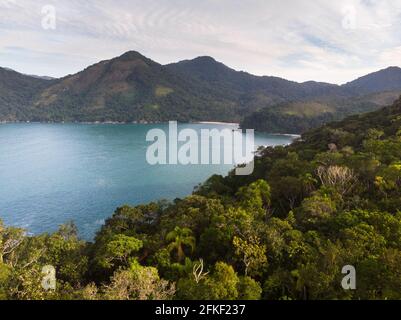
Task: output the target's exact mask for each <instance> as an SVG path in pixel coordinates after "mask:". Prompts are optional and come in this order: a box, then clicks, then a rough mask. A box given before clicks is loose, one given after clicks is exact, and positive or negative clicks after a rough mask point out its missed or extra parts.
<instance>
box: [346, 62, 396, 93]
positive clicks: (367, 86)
mask: <svg viewBox="0 0 401 320" xmlns="http://www.w3.org/2000/svg"><path fill="white" fill-rule="evenodd" d="M343 88H346V89H350V90H352V91H354V92H359V93H360V94H369V93H376V92H381V91H394V90H401V68H399V67H389V68H387V69H384V70H380V71H377V72H374V73H371V74H368V75H366V76H364V77H361V78H359V79H356V80H354V81H352V82H349V83H347V84H345V85H344V86H343Z"/></svg>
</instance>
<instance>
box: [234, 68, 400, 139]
mask: <svg viewBox="0 0 401 320" xmlns="http://www.w3.org/2000/svg"><path fill="white" fill-rule="evenodd" d="M332 89H333V90H332V91H331V92H330V93H328V94H321V95H319V94H318V93H317V94H316V95H315V97H306V98H302V99H299V100H296V101H291V102H286V103H282V104H278V105H275V106H274V107H265V108H263V109H261V110H257V111H256V112H254V113H251V114H248V115H247V116H245V117H244V119H243V120H242V123H241V126H242V127H243V128H252V129H256V130H259V131H267V132H287V133H302V132H305V131H307V130H309V129H311V128H314V127H318V126H319V125H322V124H324V123H327V122H331V121H336V120H341V119H343V118H344V117H346V116H349V115H353V114H358V113H364V112H369V111H374V110H377V109H380V108H381V107H382V106H385V105H389V104H391V103H392V101H394V100H396V99H397V98H398V96H399V95H400V94H401V68H398V67H390V68H387V69H383V70H380V71H378V72H375V73H372V74H369V75H366V76H364V77H361V78H359V79H357V80H355V81H352V82H349V83H347V84H345V85H342V86H338V87H336V88H335V87H333V88H332ZM317 90H319V89H317ZM315 92H316V91H315Z"/></svg>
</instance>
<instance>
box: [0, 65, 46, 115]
mask: <svg viewBox="0 0 401 320" xmlns="http://www.w3.org/2000/svg"><path fill="white" fill-rule="evenodd" d="M48 85H49V82H48V81H46V80H43V79H37V78H34V77H31V76H26V75H22V74H20V73H18V72H15V71H13V70H10V69H4V68H0V122H1V121H15V120H29V118H30V115H29V112H28V111H27V110H28V109H29V107H30V106H31V105H32V103H33V100H34V98H35V97H36V95H37V94H38V93H39V92H40V91H41V90H43V89H44V88H45V87H46V86H48Z"/></svg>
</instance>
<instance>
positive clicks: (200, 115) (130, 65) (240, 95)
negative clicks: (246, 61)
mask: <svg viewBox="0 0 401 320" xmlns="http://www.w3.org/2000/svg"><path fill="white" fill-rule="evenodd" d="M399 71H400V69H399V68H394V67H393V68H389V69H386V70H382V71H379V72H378V73H375V74H372V75H368V76H366V77H365V78H361V79H358V80H355V81H354V82H351V83H348V84H346V85H344V86H339V85H334V84H329V83H320V82H314V81H308V82H304V83H297V82H294V81H288V80H286V79H282V78H278V77H272V76H263V77H260V76H255V75H252V74H249V73H246V72H242V71H236V70H234V69H231V68H229V67H227V66H225V65H224V64H223V63H221V62H218V61H216V60H215V59H213V58H211V57H198V58H195V59H193V60H185V61H181V62H178V63H173V64H168V65H161V64H159V63H157V62H155V61H153V60H151V59H149V58H147V57H145V56H143V55H141V54H140V53H138V52H135V51H130V52H127V53H125V54H123V55H121V56H119V57H116V58H114V59H110V60H105V61H101V62H99V63H96V64H94V65H92V66H89V67H88V68H86V69H85V70H83V71H81V72H79V73H77V74H73V75H68V76H66V77H64V78H61V79H49V80H45V79H43V78H38V77H36V76H35V77H33V76H27V75H23V74H19V73H17V72H15V71H11V70H5V69H2V73H1V74H0V83H2V87H1V88H2V91H1V93H2V95H1V100H0V121H16V120H21V121H28V120H29V121H56V122H60V121H79V122H85V121H99V122H106V121H118V122H160V121H168V120H178V121H182V122H188V121H201V120H203V121H228V122H240V121H243V123H244V125H246V126H250V127H251V128H256V129H259V130H267V131H280V132H284V131H286V132H297V133H299V132H303V131H304V130H306V129H309V128H311V127H315V126H316V125H320V124H322V123H325V122H326V121H330V120H337V119H342V118H343V117H344V116H346V115H349V114H353V113H359V112H367V111H371V110H375V109H378V108H380V107H382V106H384V105H385V104H386V103H389V101H390V100H394V99H395V97H396V96H397V95H398V94H400V93H401V85H400V84H401V79H400V80H398V78H397V74H398V73H399ZM397 84H398V85H397ZM266 115H267V116H266ZM253 119H256V120H257V121H256V122H255V121H253ZM271 123H273V124H274V126H271V125H270V124H271Z"/></svg>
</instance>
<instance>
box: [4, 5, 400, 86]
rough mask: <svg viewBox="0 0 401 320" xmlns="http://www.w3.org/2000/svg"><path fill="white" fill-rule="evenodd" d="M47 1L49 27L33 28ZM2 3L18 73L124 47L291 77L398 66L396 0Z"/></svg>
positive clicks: (8, 57)
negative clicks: (53, 25) (53, 15)
mask: <svg viewBox="0 0 401 320" xmlns="http://www.w3.org/2000/svg"><path fill="white" fill-rule="evenodd" d="M49 4H50V5H54V6H55V8H56V9H57V29H56V30H43V29H42V28H41V19H42V16H41V8H42V6H43V5H49ZM0 7H1V11H0V34H1V41H0V65H3V66H8V67H12V68H15V69H17V70H19V71H23V72H26V73H38V74H49V75H53V76H62V75H65V74H67V73H73V72H76V71H79V70H80V69H82V68H84V67H86V66H87V65H88V64H91V63H95V62H97V61H98V60H102V59H107V58H111V57H113V56H116V55H119V54H121V53H123V52H124V51H128V50H137V51H140V52H141V53H143V54H144V55H147V56H149V57H150V58H152V59H154V60H156V61H159V62H161V63H168V62H172V61H178V60H181V59H188V58H193V57H195V56H198V55H211V56H213V57H215V58H216V59H218V60H220V61H222V62H224V63H226V64H228V65H230V66H232V67H234V68H236V69H241V70H246V71H249V72H251V73H255V74H259V75H264V74H266V75H276V76H281V77H285V78H289V79H293V80H297V81H306V80H310V79H313V80H318V81H329V82H337V83H342V82H346V81H349V80H351V79H353V78H355V77H357V76H360V75H362V74H363V73H365V72H371V71H376V70H377V69H379V68H382V67H386V66H388V65H401V63H400V62H401V61H400V58H399V57H400V54H399V53H400V50H399V48H401V38H400V37H399V34H400V32H401V23H400V21H401V20H400V14H401V1H400V0H380V1H379V0H339V1H336V2H334V1H329V0H315V1H310V0H297V1H293V0H270V1H266V0H247V1H243V0H241V1H240V0H203V1H198V0H147V1H143V0H131V1H129V0H114V1H112V0H87V1H79V0H69V1H61V0H60V1H57V0H53V1H52V0H39V1H34V0H12V1H9V0H1V1H0ZM350 14H351V15H350ZM350 21H351V23H349V22H350ZM344 26H345V27H344ZM16 50H17V51H18V53H17V54H15V53H16ZM13 53H14V54H13Z"/></svg>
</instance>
